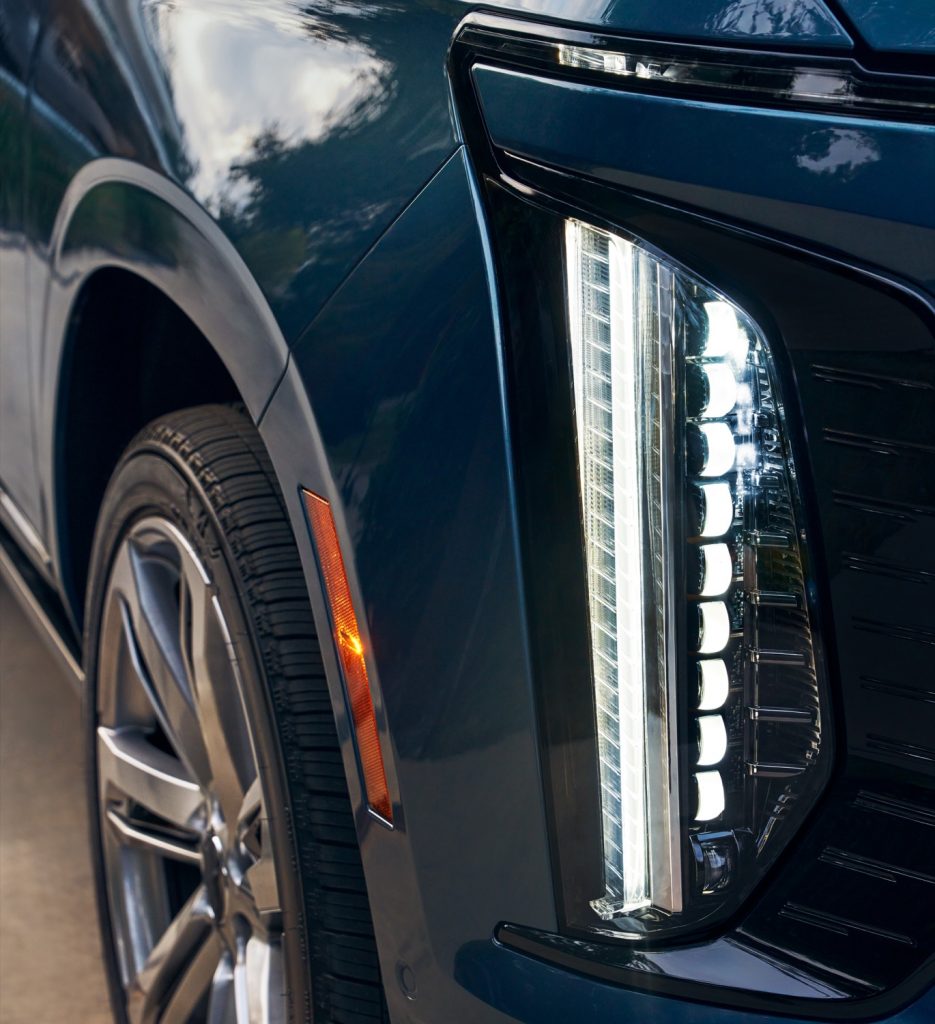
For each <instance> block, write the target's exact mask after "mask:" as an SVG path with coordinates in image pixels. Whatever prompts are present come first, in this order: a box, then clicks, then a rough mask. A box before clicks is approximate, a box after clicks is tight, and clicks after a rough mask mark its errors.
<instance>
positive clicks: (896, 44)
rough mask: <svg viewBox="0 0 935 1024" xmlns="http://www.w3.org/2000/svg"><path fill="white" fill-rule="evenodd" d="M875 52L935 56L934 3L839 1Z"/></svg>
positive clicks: (912, 0) (927, 0)
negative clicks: (884, 51)
mask: <svg viewBox="0 0 935 1024" xmlns="http://www.w3.org/2000/svg"><path fill="white" fill-rule="evenodd" d="M838 2H839V3H840V4H841V7H842V8H843V9H844V11H845V13H846V14H847V15H848V17H850V18H851V20H852V21H853V23H854V25H855V26H856V28H857V31H858V32H859V33H860V34H861V36H862V37H863V38H864V39H865V40H866V41H867V42H868V43H869V44H870V45H871V46H872V47H873V48H874V49H875V50H892V51H896V52H906V53H935V5H933V4H932V3H931V2H930V0H838Z"/></svg>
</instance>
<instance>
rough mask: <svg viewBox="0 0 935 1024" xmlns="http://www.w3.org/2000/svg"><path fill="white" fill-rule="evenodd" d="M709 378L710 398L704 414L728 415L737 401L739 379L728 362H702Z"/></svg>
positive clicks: (708, 415)
mask: <svg viewBox="0 0 935 1024" xmlns="http://www.w3.org/2000/svg"><path fill="white" fill-rule="evenodd" d="M702 370H703V371H704V374H705V377H706V379H707V392H708V400H707V402H706V403H705V407H704V411H703V412H702V415H703V416H705V417H708V418H716V417H718V416H726V415H727V414H728V413H729V412H730V411H731V409H733V408H734V404H735V403H736V401H737V381H736V380H734V374H733V373H732V371H731V368H730V367H729V366H728V365H727V364H726V363H704V364H702Z"/></svg>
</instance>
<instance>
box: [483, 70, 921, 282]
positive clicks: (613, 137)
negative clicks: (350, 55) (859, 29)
mask: <svg viewBox="0 0 935 1024" xmlns="http://www.w3.org/2000/svg"><path fill="white" fill-rule="evenodd" d="M474 79H475V81H476V82H477V85H478V90H479V94H480V98H481V103H482V106H483V110H484V114H485V119H486V124H487V128H488V130H489V131H490V133H491V135H492V136H493V138H494V140H495V142H496V144H497V145H499V146H501V147H503V148H504V149H506V150H509V151H510V152H513V153H516V154H517V155H520V156H525V157H528V158H529V159H533V160H539V161H541V162H544V163H548V164H552V165H555V166H559V167H564V168H567V169H569V170H572V171H576V172H578V173H581V174H586V175H588V176H590V177H593V178H597V179H598V180H605V181H608V182H613V183H615V184H618V185H623V186H625V187H627V188H630V189H633V190H634V191H637V192H639V193H643V194H646V195H649V196H654V197H657V198H660V199H662V200H663V201H674V202H677V203H679V204H681V205H686V206H689V207H694V208H696V209H698V210H701V211H705V212H710V213H713V214H718V215H723V216H726V217H728V218H730V219H731V220H733V221H735V222H737V223H742V224H743V223H745V224H748V225H750V226H751V227H753V228H754V229H755V230H762V229H763V228H767V229H770V230H773V231H776V232H780V233H781V234H783V235H785V236H788V237H791V238H794V239H798V240H800V241H801V242H804V243H806V244H809V245H811V246H817V247H819V248H822V249H824V250H826V251H827V252H829V253H833V252H834V251H835V250H839V251H841V252H842V253H843V252H846V253H847V254H848V257H849V258H850V259H854V258H856V259H858V260H860V261H862V262H864V263H866V264H867V265H868V266H875V267H878V268H880V269H883V270H885V271H886V272H887V273H890V274H893V275H895V276H896V277H897V278H900V279H902V280H904V281H906V282H911V283H912V284H913V285H915V286H917V287H919V288H922V289H926V290H927V291H928V292H929V294H930V295H935V189H929V190H925V189H921V190H920V189H919V188H918V183H919V181H920V179H925V178H926V176H927V177H928V178H929V180H932V181H935V125H930V124H929V125H925V124H901V123H889V122H885V121H877V120H872V119H869V118H854V117H833V116H828V115H823V114H822V115H819V114H812V113H803V112H795V111H784V110H769V109H761V108H753V107H745V106H729V105H726V104H723V103H705V102H699V101H693V100H682V99H672V98H668V97H659V96H648V95H640V94H636V93H627V92H619V91H613V90H610V89H596V88H593V87H590V86H586V85H580V84H577V83H572V82H558V81H555V80H548V79H544V78H538V77H536V76H532V75H521V74H518V73H515V72H512V71H505V70H503V69H499V68H486V67H478V68H476V69H475V71H474ZM544 107H547V108H548V109H549V111H550V116H549V120H548V123H546V122H544V121H543V120H542V119H541V118H537V117H535V116H534V112H535V111H537V110H541V109H543V108H544ZM585 112H587V113H586V115H585ZM591 118H597V119H598V120H599V121H601V122H603V123H605V124H608V125H612V126H613V127H612V129H611V130H608V131H605V132H593V131H590V130H589V127H588V125H589V123H590V119H591ZM672 140H678V144H677V145H673V144H672ZM713 140H717V142H716V145H715V144H713Z"/></svg>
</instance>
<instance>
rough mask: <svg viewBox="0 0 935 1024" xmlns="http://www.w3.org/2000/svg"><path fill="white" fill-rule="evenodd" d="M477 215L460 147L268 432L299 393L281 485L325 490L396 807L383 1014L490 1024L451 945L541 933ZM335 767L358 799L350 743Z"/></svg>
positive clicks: (323, 328) (510, 544)
mask: <svg viewBox="0 0 935 1024" xmlns="http://www.w3.org/2000/svg"><path fill="white" fill-rule="evenodd" d="M476 215H477V211H476V207H475V205H474V197H473V195H472V192H471V186H470V183H469V178H468V169H467V164H466V160H465V156H464V154H463V152H459V153H458V154H456V155H455V156H454V157H453V158H452V159H451V160H450V161H449V163H448V164H446V165H445V167H444V168H443V169H442V171H440V172H439V174H438V175H437V176H436V178H434V179H433V181H432V182H431V183H430V184H429V186H428V187H427V188H426V189H425V190H424V191H423V192H421V193H420V195H419V196H418V198H417V199H416V200H415V201H414V202H413V203H412V205H411V206H410V207H409V208H407V210H406V212H405V213H404V214H403V216H402V217H401V218H400V219H399V221H398V222H397V223H396V224H395V225H394V226H393V228H392V229H391V230H390V231H389V232H388V233H387V235H386V237H385V238H384V239H382V240H381V242H380V244H379V246H377V248H376V249H375V250H374V251H373V252H372V253H371V254H370V255H369V256H368V257H367V259H366V260H365V261H364V262H363V263H362V264H361V265H360V266H359V267H358V268H357V270H355V272H354V273H353V274H352V275H351V277H350V278H349V280H348V281H347V282H346V284H345V285H343V286H342V288H341V289H340V290H339V291H338V292H337V294H336V295H335V297H334V298H333V299H332V300H331V302H330V303H329V304H328V306H327V307H326V308H325V310H324V311H323V312H322V314H321V315H320V316H319V317H318V319H317V320H316V321H315V323H314V324H313V325H312V326H311V328H310V329H309V331H308V332H306V334H305V335H304V336H303V338H302V339H301V341H300V343H299V344H298V345H297V347H296V348H295V350H294V362H293V367H294V370H292V369H291V370H290V373H289V375H288V376H287V379H286V381H285V382H284V384H283V387H282V388H281V389H280V391H279V392H277V395H276V397H275V398H274V400H273V402H272V404H271V406H270V409H269V412H268V413H267V414H266V416H265V417H264V419H263V421H262V424H261V430H262V431H263V433H264V437H266V438H267V439H268V441H269V443H270V445H271V447H272V448H273V449H274V450H277V451H281V452H282V451H284V447H285V444H287V443H288V438H289V436H290V435H291V433H292V432H294V431H295V429H296V416H297V413H296V412H295V411H290V405H291V404H292V403H296V401H297V400H296V399H295V397H294V394H293V388H298V389H299V394H300V395H301V393H302V392H307V395H308V400H309V401H310V404H311V408H313V409H314V412H315V418H316V423H315V428H314V433H315V435H316V436H318V437H320V440H321V445H322V448H321V456H322V462H321V463H320V465H321V471H322V473H323V477H324V479H323V480H322V481H321V482H318V481H316V480H315V479H312V480H310V479H309V477H310V474H312V472H313V470H312V467H311V465H310V460H309V458H308V457H307V456H306V455H303V453H302V452H301V451H298V450H293V451H292V452H291V453H290V454H289V455H288V456H287V457H286V458H285V461H284V463H283V468H282V470H281V472H284V473H285V474H287V475H286V478H285V480H284V486H285V489H286V491H287V493H288V492H289V491H290V490H292V486H293V482H294V483H295V485H298V484H300V483H304V484H305V485H306V486H309V487H311V488H316V487H321V488H322V490H321V491H319V493H325V494H327V495H328V497H329V500H331V502H332V506H333V507H334V508H335V509H336V510H342V514H341V517H340V518H339V522H338V527H339V535H340V536H341V538H342V543H343V548H344V551H345V554H346V556H348V555H349V556H350V557H348V558H347V568H348V572H349V576H350V577H351V586H352V591H354V592H355V601H356V604H357V607H358V609H359V610H362V611H363V612H364V616H363V617H365V619H366V633H367V635H368V636H369V642H370V644H371V645H372V652H371V666H372V667H373V668H374V669H375V672H374V673H373V676H372V685H373V687H374V689H375V690H377V691H378V700H377V704H378V722H380V725H381V743H382V746H383V751H384V756H385V758H386V760H387V762H388V765H387V767H388V775H389V778H390V788H391V796H392V799H393V810H394V824H395V829H394V830H393V831H392V832H390V831H388V830H386V829H385V828H384V827H382V826H381V825H379V824H377V823H375V822H374V821H373V819H372V818H369V817H368V816H367V815H366V813H363V814H362V816H361V817H360V819H359V820H360V822H361V828H362V852H363V856H364V866H365V869H366V872H367V878H368V884H369V886H370V890H371V894H372V897H371V906H372V908H373V912H374V918H375V926H376V931H377V939H378V944H379V948H380V954H381V963H382V967H383V971H384V977H385V978H387V979H388V999H389V1001H390V1006H391V1008H392V1010H393V1014H394V1017H393V1019H394V1021H395V1020H397V1019H398V1020H401V1021H404V1020H461V1019H463V1020H465V1021H467V1020H472V1021H474V1020H485V1019H490V1020H495V1019H498V1016H497V1015H495V1014H494V1015H490V1014H489V1011H487V1010H486V1009H485V1007H484V1006H483V1004H482V1003H480V1002H478V1001H477V997H476V996H475V995H473V994H470V993H468V992H466V991H465V990H464V989H463V988H462V987H461V985H460V984H458V983H457V982H456V980H455V979H454V977H453V974H454V971H455V965H456V963H457V961H458V958H459V957H460V956H461V955H462V950H463V949H464V948H465V947H466V946H469V945H470V944H471V943H482V944H483V943H489V942H490V937H491V934H492V929H493V927H494V926H495V925H496V923H497V921H498V920H499V919H500V918H501V917H502V916H503V915H507V916H509V915H510V914H514V915H515V914H519V915H521V917H522V918H523V919H529V918H534V919H538V920H543V921H551V922H553V925H552V926H553V927H554V910H553V907H552V887H551V877H550V871H549V861H548V849H547V835H546V831H545V822H544V817H543V806H542V787H541V780H540V778H539V769H538V755H537V750H536V738H535V726H534V721H535V716H534V711H533V703H532V700H533V697H532V689H531V679H530V668H529V664H528V660H527V652H526V644H525V639H524V636H525V624H524V621H523V615H522V604H521V599H520V592H519V588H520V579H519V566H518V563H517V550H516V546H515V538H514V530H513V522H512V516H513V510H512V504H511V493H510V480H509V471H508V465H507V461H506V447H505V437H504V428H503V410H502V406H501V393H500V370H499V356H498V336H497V331H496V314H495V309H494V307H493V306H492V305H491V296H490V290H489V284H490V280H489V276H488V275H489V268H488V266H487V260H486V257H485V252H484V242H483V236H482V234H481V231H480V228H479V225H478V223H477V219H476ZM376 295H381V296H385V297H386V298H385V300H384V301H382V302H380V303H375V302H374V301H373V297H374V296H376ZM297 404H298V408H299V409H301V401H298V403H297ZM299 415H301V414H299ZM305 432H307V433H312V430H310V429H308V428H307V427H306V428H305ZM297 509H298V506H297V505H296V506H295V508H294V511H295V510H297ZM296 525H297V529H301V519H299V520H298V522H297V524H296ZM305 533H306V531H304V530H303V531H302V533H300V534H299V536H300V537H301V536H303V534H305ZM303 555H304V556H305V557H306V558H307V559H311V558H312V556H311V552H310V551H309V550H308V549H304V550H303ZM311 565H312V566H314V561H312V562H311ZM313 571H314V570H313ZM321 610H323V609H320V611H321ZM325 621H327V620H325ZM339 704H340V698H339ZM344 728H345V729H347V725H346V724H345V726H344ZM345 753H346V759H345V764H346V766H347V767H348V770H349V772H350V774H351V777H352V779H353V780H354V781H353V782H352V786H354V785H356V786H357V787H358V793H357V799H362V798H361V796H360V794H359V778H358V775H357V768H356V764H355V761H354V755H353V750H352V749H351V747H350V744H346V746H345ZM400 962H403V963H406V964H409V965H410V966H411V967H412V969H413V971H414V972H415V975H416V978H417V984H418V995H417V999H416V1001H415V1004H412V1003H410V1002H409V1000H407V999H406V998H405V997H404V996H403V994H402V993H401V991H400V989H399V986H398V985H397V984H396V982H395V972H396V969H397V967H396V965H397V964H398V963H400ZM397 1014H398V1016H397Z"/></svg>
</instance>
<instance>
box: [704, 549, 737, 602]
mask: <svg viewBox="0 0 935 1024" xmlns="http://www.w3.org/2000/svg"><path fill="white" fill-rule="evenodd" d="M701 554H702V560H703V562H704V583H703V584H702V587H701V596H702V597H719V596H720V595H721V594H723V593H726V591H727V588H728V587H729V586H730V583H731V579H732V578H733V575H734V565H733V562H732V561H731V557H730V548H728V546H727V545H726V544H703V545H702V547H701Z"/></svg>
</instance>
